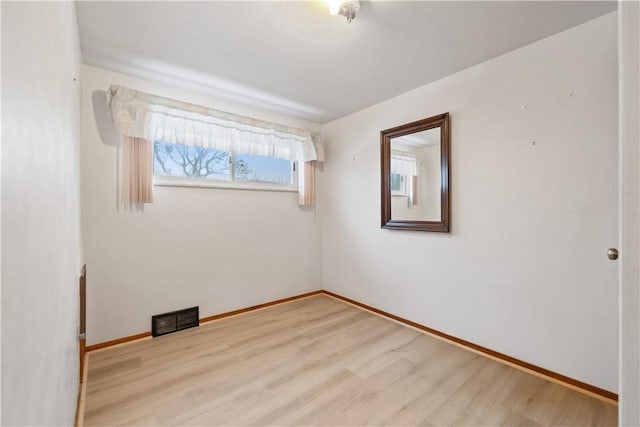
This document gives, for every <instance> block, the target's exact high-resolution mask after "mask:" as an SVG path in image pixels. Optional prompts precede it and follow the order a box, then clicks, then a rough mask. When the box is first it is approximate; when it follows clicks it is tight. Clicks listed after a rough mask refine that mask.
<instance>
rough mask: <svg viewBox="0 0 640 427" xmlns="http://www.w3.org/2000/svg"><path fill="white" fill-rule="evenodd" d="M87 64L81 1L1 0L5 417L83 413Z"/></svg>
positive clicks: (55, 421)
mask: <svg viewBox="0 0 640 427" xmlns="http://www.w3.org/2000/svg"><path fill="white" fill-rule="evenodd" d="M79 67H80V51H79V43H78V35H77V28H76V17H75V9H74V5H73V3H70V2H66V3H20V2H15V3H8V2H3V3H2V125H3V127H2V266H3V269H2V425H49V426H51V425H72V424H73V420H74V415H75V407H76V399H77V391H78V345H77V342H78V341H77V323H78V276H79V273H80V255H79V254H80V202H79V173H80V172H79V168H80V166H79V129H80V82H79V81H80V75H79V73H80V69H79ZM74 79H77V81H74Z"/></svg>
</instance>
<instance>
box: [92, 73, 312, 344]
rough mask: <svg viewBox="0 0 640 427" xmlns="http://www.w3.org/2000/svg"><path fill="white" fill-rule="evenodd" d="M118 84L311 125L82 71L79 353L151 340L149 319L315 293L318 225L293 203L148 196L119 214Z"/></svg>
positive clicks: (292, 196) (163, 193)
mask: <svg viewBox="0 0 640 427" xmlns="http://www.w3.org/2000/svg"><path fill="white" fill-rule="evenodd" d="M111 84H118V85H123V86H127V87H131V88H134V89H139V90H143V91H146V92H150V93H154V94H158V95H162V96H167V97H170V98H174V99H179V100H183V101H187V102H192V103H195V104H199V105H204V106H208V107H213V108H218V109H222V110H225V111H230V112H233V113H238V114H243V115H246V116H250V117H256V118H259V119H264V120H270V121H274V122H278V123H282V124H285V125H291V126H297V127H304V128H309V129H319V125H317V124H314V123H310V122H305V121H302V120H299V119H293V118H290V117H287V116H283V115H279V114H276V113H269V112H266V111H262V110H258V109H255V108H249V107H246V106H242V105H239V104H232V103H230V102H223V101H220V100H217V99H214V98H212V97H211V96H208V95H203V94H198V93H195V92H188V91H186V90H184V89H178V88H173V87H169V86H166V85H162V84H158V83H152V82H149V81H145V80H141V79H137V78H132V77H128V76H125V75H122V74H117V73H113V72H109V71H105V70H102V69H99V68H95V67H89V66H84V67H83V87H84V90H83V104H82V111H83V118H82V150H81V152H82V208H83V211H82V216H83V230H84V248H85V256H86V262H87V344H88V345H91V344H95V343H100V342H104V341H108V340H112V339H115V338H121V337H124V336H128V335H132V334H137V333H140V332H145V331H149V330H150V328H151V316H152V315H153V314H159V313H163V312H167V311H171V310H176V309H180V308H186V307H190V306H195V305H198V306H200V315H201V317H204V316H210V315H214V314H217V313H222V312H227V311H230V310H235V309H239V308H244V307H248V306H251V305H255V304H260V303H264V302H267V301H272V300H276V299H279V298H284V297H290V296H292V295H296V294H301V293H304V292H308V291H312V290H317V289H319V288H320V285H321V279H320V273H321V262H320V255H321V250H320V223H319V222H318V221H316V218H315V216H316V215H315V212H314V211H313V210H303V209H300V208H299V207H298V205H297V197H298V195H297V194H296V193H291V192H269V191H246V190H231V189H211V188H184V187H182V188H175V187H155V195H154V197H155V201H154V204H152V205H147V206H145V208H144V212H137V211H127V210H124V209H122V207H121V206H118V203H117V176H118V164H117V156H118V148H117V146H118V144H119V137H118V135H117V134H116V133H115V130H114V128H113V125H112V123H111V122H110V121H109V119H108V118H107V113H106V109H105V108H106V107H105V92H104V91H105V90H106V89H107V88H108V87H109V85H111Z"/></svg>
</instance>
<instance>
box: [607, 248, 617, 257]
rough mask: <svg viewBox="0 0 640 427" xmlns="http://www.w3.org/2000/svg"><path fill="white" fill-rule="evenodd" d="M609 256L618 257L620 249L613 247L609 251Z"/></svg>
mask: <svg viewBox="0 0 640 427" xmlns="http://www.w3.org/2000/svg"><path fill="white" fill-rule="evenodd" d="M607 256H608V257H609V259H618V250H617V249H616V248H611V249H609V250H608V251H607Z"/></svg>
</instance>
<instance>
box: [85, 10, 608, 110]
mask: <svg viewBox="0 0 640 427" xmlns="http://www.w3.org/2000/svg"><path fill="white" fill-rule="evenodd" d="M76 8H77V13H78V22H79V28H80V41H81V45H82V53H83V57H84V61H85V63H86V64H89V65H95V66H98V67H102V68H106V69H109V70H113V71H118V72H122V73H125V74H129V75H133V76H136V77H143V78H148V79H152V80H156V81H161V82H165V83H171V84H174V85H178V86H183V87H187V88H192V89H193V88H197V89H198V90H200V91H207V92H210V93H212V94H214V95H216V96H222V97H225V98H226V99H231V100H235V101H239V102H244V103H249V104H252V105H255V106H260V107H263V108H268V109H271V110H275V111H279V112H284V113H287V114H290V115H293V116H296V117H300V118H304V119H308V120H312V121H315V122H318V123H325V122H327V121H330V120H333V119H335V118H338V117H341V116H344V115H346V114H349V113H352V112H354V111H357V110H360V109H362V108H364V107H367V106H369V105H372V104H375V103H377V102H379V101H382V100H384V99H387V98H390V97H393V96H395V95H398V94H401V93H403V92H406V91H408V90H411V89H414V88H416V87H419V86H422V85H424V84H427V83H429V82H432V81H434V80H437V79H439V78H441V77H444V76H447V75H449V74H452V73H455V72H457V71H460V70H463V69H465V68H468V67H470V66H472V65H475V64H478V63H481V62H483V61H486V60H488V59H490V58H494V57H496V56H498V55H501V54H503V53H506V52H509V51H511V50H513V49H517V48H519V47H521V46H524V45H526V44H529V43H531V42H534V41H536V40H539V39H541V38H544V37H546V36H549V35H551V34H554V33H557V32H560V31H562V30H564V29H567V28H570V27H572V26H575V25H578V24H580V23H583V22H586V21H588V20H590V19H593V18H595V17H597V16H600V15H602V14H604V13H607V12H611V11H613V10H615V8H616V2H615V1H605V2H600V1H584V2H582V1H567V2H555V1H532V2H530V1H514V2H507V1H497V2H484V1H475V2H466V1H465V2H421V1H409V2H396V1H388V2H385V1H375V2H362V4H361V9H360V12H359V14H358V16H357V17H356V19H355V20H354V21H353V22H352V23H351V24H347V22H346V20H345V18H344V17H342V16H330V15H329V14H328V12H327V6H326V3H324V2H322V1H307V2H292V1H281V2H244V1H233V2H126V1H124V2H118V1H110V2H94V1H86V2H85V1H79V2H77V3H76ZM585 42H587V41H585Z"/></svg>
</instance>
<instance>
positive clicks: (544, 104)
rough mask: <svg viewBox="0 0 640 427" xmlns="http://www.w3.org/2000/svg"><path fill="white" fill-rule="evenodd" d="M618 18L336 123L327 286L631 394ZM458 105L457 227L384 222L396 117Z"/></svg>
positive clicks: (326, 182)
mask: <svg viewBox="0 0 640 427" xmlns="http://www.w3.org/2000/svg"><path fill="white" fill-rule="evenodd" d="M616 32H617V20H616V14H615V13H612V14H608V15H605V16H603V17H600V18H597V19H595V20H593V21H590V22H588V23H585V24H583V25H580V26H578V27H575V28H572V29H570V30H568V31H565V32H562V33H559V34H557V35H554V36H551V37H549V38H547V39H544V40H541V41H539V42H536V43H534V44H531V45H529V46H526V47H524V48H521V49H519V50H516V51H514V52H511V53H508V54H506V55H504V56H501V57H498V58H496V59H493V60H491V61H488V62H486V63H483V64H480V65H478V66H475V67H473V68H470V69H467V70H465V71H462V72H460V73H458V74H454V75H451V76H449V77H446V78H443V79H442V80H439V81H437V82H435V83H432V84H429V85H427V86H423V87H421V88H418V89H415V90H413V91H410V92H407V93H405V94H403V95H400V96H398V97H395V98H391V99H389V100H387V101H384V102H382V103H380V104H376V105H374V106H372V107H369V108H367V109H364V110H361V111H359V112H357V113H354V114H352V115H349V116H346V117H344V118H341V119H339V120H336V121H333V122H330V123H328V124H326V125H325V126H324V127H323V131H324V134H325V139H326V141H327V144H328V146H327V150H326V152H327V161H326V163H325V169H324V173H323V174H322V176H321V179H322V186H321V188H322V189H323V192H322V194H321V197H322V200H323V202H322V206H323V209H322V212H321V213H322V215H323V288H324V289H327V290H330V291H334V292H337V293H339V294H342V295H344V296H347V297H350V298H353V299H355V300H357V301H361V302H363V303H365V304H369V305H371V306H374V307H378V308H380V309H382V310H385V311H388V312H391V313H394V314H397V315H399V316H402V317H405V318H408V319H411V320H413V321H416V322H419V323H422V324H425V325H428V326H430V327H432V328H435V329H438V330H440V331H443V332H446V333H448V334H452V335H454V336H457V337H460V338H462V339H465V340H469V341H471V342H474V343H477V344H480V345H483V346H486V347H489V348H491V349H494V350H497V351H499V352H503V353H506V354H508V355H511V356H514V357H516V358H519V359H522V360H525V361H528V362H531V363H534V364H536V365H539V366H542V367H544V368H547V369H551V370H553V371H556V372H559V373H562V374H564V375H568V376H570V377H573V378H576V379H578V380H581V381H585V382H587V383H590V384H593V385H596V386H599V387H603V388H605V389H607V390H611V391H614V392H617V390H618V384H617V382H618V378H617V377H618V324H617V322H618V321H617V317H618V314H617V312H618V310H617V305H618V289H617V268H618V267H617V264H616V263H614V262H610V261H608V260H607V257H606V251H607V249H608V248H609V247H611V246H616V245H617V241H618V237H617V226H618V221H617V215H618V195H617V194H618V193H617V191H618V184H617V170H618V169H617V147H618V144H617V90H618V88H617V41H616ZM434 60H437V58H434ZM571 93H572V94H573V96H570V94H571ZM523 104H527V108H524V109H523V108H522V105H523ZM444 112H450V113H451V211H452V221H451V224H452V229H451V230H452V231H451V234H438V233H425V232H404V231H393V230H382V229H381V228H380V171H379V167H380V166H379V165H380V163H379V140H380V137H379V132H380V130H382V129H388V128H390V127H393V126H398V125H401V124H403V123H408V122H411V121H414V120H418V119H422V118H425V117H429V116H432V115H435V114H440V113H444ZM533 141H535V145H533V144H532V142H533Z"/></svg>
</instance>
